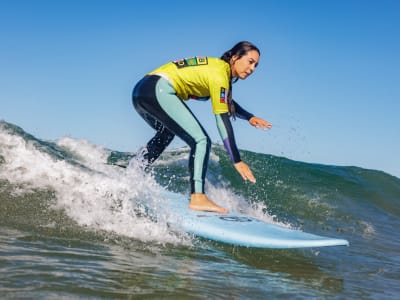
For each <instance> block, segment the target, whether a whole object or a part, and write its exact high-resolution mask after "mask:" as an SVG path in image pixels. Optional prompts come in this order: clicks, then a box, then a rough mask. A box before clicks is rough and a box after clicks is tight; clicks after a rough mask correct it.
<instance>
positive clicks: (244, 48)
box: [221, 41, 261, 64]
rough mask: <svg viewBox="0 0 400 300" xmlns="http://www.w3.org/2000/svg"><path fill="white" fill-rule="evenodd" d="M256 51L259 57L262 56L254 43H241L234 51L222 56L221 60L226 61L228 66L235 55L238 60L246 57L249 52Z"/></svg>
mask: <svg viewBox="0 0 400 300" xmlns="http://www.w3.org/2000/svg"><path fill="white" fill-rule="evenodd" d="M252 50H255V51H257V52H258V55H260V54H261V53H260V50H259V49H258V48H257V47H256V46H255V45H254V44H252V43H250V42H246V41H243V42H239V43H237V44H236V45H235V46H233V47H232V49H230V50H228V51H226V52H225V53H224V54H222V56H221V59H222V60H224V61H226V62H227V63H228V64H230V61H231V58H232V57H233V56H234V55H237V56H238V58H241V57H242V56H243V55H245V54H246V53H247V52H249V51H252Z"/></svg>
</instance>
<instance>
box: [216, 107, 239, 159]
mask: <svg viewBox="0 0 400 300" xmlns="http://www.w3.org/2000/svg"><path fill="white" fill-rule="evenodd" d="M215 119H216V121H217V127H218V131H219V134H220V136H221V139H222V141H223V143H224V146H225V149H226V151H227V152H228V155H229V157H230V159H231V161H232V162H233V163H238V162H240V161H241V159H240V154H239V150H238V148H237V146H236V142H235V136H234V134H233V128H232V124H231V121H230V120H229V113H223V114H218V115H215Z"/></svg>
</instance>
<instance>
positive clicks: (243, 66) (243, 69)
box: [231, 50, 260, 79]
mask: <svg viewBox="0 0 400 300" xmlns="http://www.w3.org/2000/svg"><path fill="white" fill-rule="evenodd" d="M259 58H260V55H259V54H258V52H257V51H256V50H250V51H248V52H247V53H246V54H245V55H243V56H242V57H241V58H238V56H237V55H234V56H232V59H231V72H232V77H238V78H240V79H246V78H247V77H248V76H249V75H250V74H251V73H253V72H254V70H255V68H256V67H257V65H258V60H259Z"/></svg>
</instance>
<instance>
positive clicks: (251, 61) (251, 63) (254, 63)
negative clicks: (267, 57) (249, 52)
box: [249, 58, 258, 68]
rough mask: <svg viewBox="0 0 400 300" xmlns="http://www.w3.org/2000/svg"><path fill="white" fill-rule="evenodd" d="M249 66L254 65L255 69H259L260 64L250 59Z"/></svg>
mask: <svg viewBox="0 0 400 300" xmlns="http://www.w3.org/2000/svg"><path fill="white" fill-rule="evenodd" d="M249 65H254V67H256V68H257V66H258V62H256V61H255V60H254V59H252V58H250V59H249Z"/></svg>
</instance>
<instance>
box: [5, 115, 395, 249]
mask: <svg viewBox="0 0 400 300" xmlns="http://www.w3.org/2000/svg"><path fill="white" fill-rule="evenodd" d="M188 152H189V151H188V148H187V147H183V148H179V149H173V150H170V151H166V152H165V153H164V154H163V155H162V156H161V157H160V159H159V160H158V161H157V162H156V163H155V164H154V166H153V167H152V170H151V171H150V172H146V171H145V170H143V169H142V167H141V165H140V160H138V159H136V156H135V153H129V152H118V151H113V150H110V149H106V148H104V147H102V146H98V145H95V144H93V143H90V142H88V141H86V140H77V139H73V138H71V137H63V138H61V139H59V140H57V141H45V140H41V139H38V138H36V137H34V136H32V135H30V134H29V133H26V132H25V131H24V130H23V129H21V128H20V127H18V126H16V125H13V124H10V123H7V122H5V121H1V122H0V190H1V196H0V197H1V198H0V211H1V213H0V214H1V215H0V218H1V220H2V221H0V222H2V224H3V225H4V226H8V227H17V228H19V227H22V228H24V230H28V229H30V230H39V229H40V230H43V228H45V229H48V230H49V229H51V228H58V229H57V230H58V231H60V230H62V228H64V229H65V228H69V230H72V229H71V228H73V230H80V231H81V232H82V231H85V232H87V231H89V232H97V231H99V232H106V233H112V234H115V235H117V236H123V237H127V238H133V239H137V240H139V241H142V242H156V243H161V244H164V243H178V244H188V245H190V244H192V243H193V240H192V237H190V236H188V235H187V234H185V233H176V232H172V231H171V230H170V229H169V228H168V226H167V224H166V223H165V222H164V221H163V220H162V218H161V217H160V218H157V217H154V216H152V217H149V216H148V215H147V214H146V211H145V208H144V206H143V205H142V203H143V202H144V201H145V202H149V203H152V204H154V205H160V203H161V204H162V202H163V201H168V199H167V198H166V197H165V191H166V190H169V191H173V192H177V193H182V194H187V195H188V194H189V184H188V171H187V156H188ZM241 153H242V158H243V159H244V160H245V161H246V162H247V163H248V164H249V165H250V166H252V169H253V171H254V174H255V176H256V178H257V184H251V183H247V182H243V181H242V180H241V178H239V175H237V174H236V172H234V171H233V168H232V165H231V163H230V161H229V158H228V157H227V155H226V154H225V151H224V149H223V147H222V146H220V145H213V147H212V151H211V157H210V162H209V171H208V173H207V178H206V180H207V182H206V192H207V193H208V194H209V195H210V197H211V198H212V199H214V200H215V201H217V202H218V203H219V204H221V205H223V206H225V207H226V208H228V209H229V210H239V211H242V212H245V213H248V214H251V215H253V216H255V217H258V218H261V219H264V220H267V221H269V222H275V223H279V224H282V225H285V226H291V227H295V228H301V229H304V230H307V231H312V232H314V233H317V234H318V233H326V232H331V233H334V234H335V235H343V234H347V235H354V236H353V237H354V238H362V239H368V238H373V237H376V236H377V235H380V236H385V237H386V238H387V239H388V240H390V239H391V240H392V241H393V242H395V243H397V242H398V241H397V239H398V238H397V237H395V236H393V235H391V228H390V227H391V226H390V225H388V224H392V223H391V222H393V221H394V220H397V218H398V216H399V215H400V210H399V205H398V204H399V199H400V180H399V179H398V178H396V177H393V176H390V175H388V174H386V173H384V172H380V171H375V170H366V169H362V168H358V167H338V166H327V165H321V164H310V163H304V162H298V161H293V160H289V159H286V158H284V157H277V156H272V155H267V154H261V153H254V152H249V151H241ZM395 222H397V221H395ZM32 228H33V229H32ZM65 230H67V229H65Z"/></svg>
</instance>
